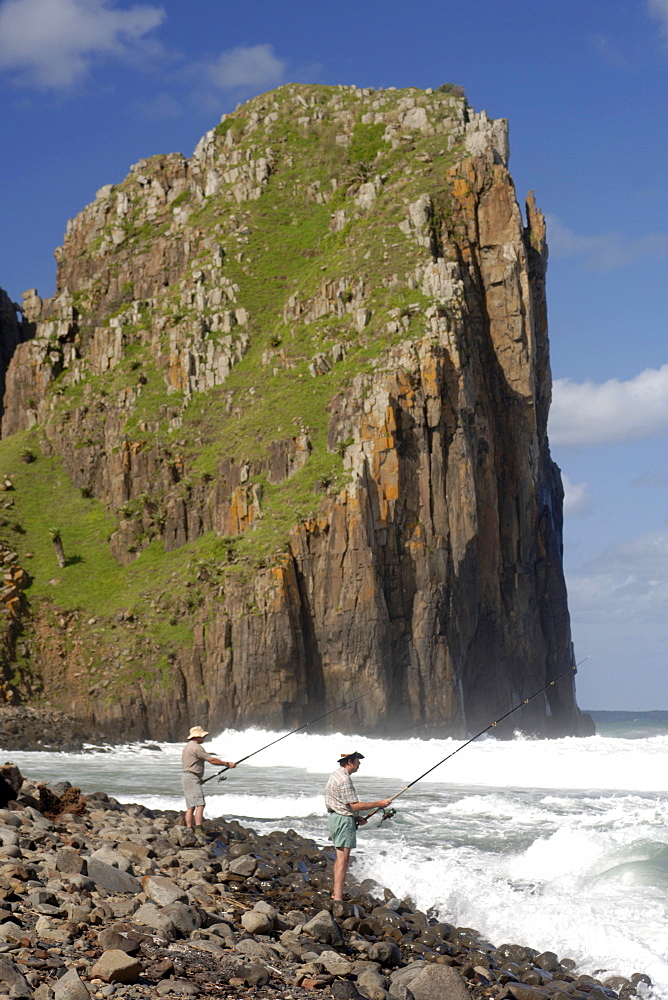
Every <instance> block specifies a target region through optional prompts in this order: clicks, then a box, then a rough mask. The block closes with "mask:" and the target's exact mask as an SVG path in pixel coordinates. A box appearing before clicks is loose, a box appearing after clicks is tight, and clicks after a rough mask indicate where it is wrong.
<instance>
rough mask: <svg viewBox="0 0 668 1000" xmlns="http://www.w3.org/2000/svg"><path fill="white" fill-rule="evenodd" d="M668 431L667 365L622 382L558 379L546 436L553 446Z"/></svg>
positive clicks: (645, 435) (588, 443)
mask: <svg viewBox="0 0 668 1000" xmlns="http://www.w3.org/2000/svg"><path fill="white" fill-rule="evenodd" d="M666 431H668V364H665V365H662V366H661V368H658V369H654V368H646V369H645V371H642V372H640V374H639V375H636V376H635V378H632V379H629V380H628V381H626V382H620V381H619V380H618V379H614V378H613V379H609V380H608V381H607V382H603V383H601V384H598V385H597V384H596V383H595V382H589V381H588V382H573V381H571V379H567V378H566V379H563V378H562V379H557V380H556V381H555V383H554V388H553V395H552V409H551V411H550V423H549V435H550V441H551V443H552V444H555V445H591V444H602V443H603V442H606V441H631V440H634V439H638V438H643V437H650V436H652V435H654V434H661V433H666Z"/></svg>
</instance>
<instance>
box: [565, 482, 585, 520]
mask: <svg viewBox="0 0 668 1000" xmlns="http://www.w3.org/2000/svg"><path fill="white" fill-rule="evenodd" d="M561 479H562V482H563V484H564V514H565V515H566V516H567V517H586V516H587V514H589V513H590V511H591V496H590V495H589V486H588V484H587V483H572V482H571V480H570V479H569V478H568V476H566V475H564V474H563V473H562V476H561Z"/></svg>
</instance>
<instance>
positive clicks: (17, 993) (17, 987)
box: [0, 955, 89, 1000]
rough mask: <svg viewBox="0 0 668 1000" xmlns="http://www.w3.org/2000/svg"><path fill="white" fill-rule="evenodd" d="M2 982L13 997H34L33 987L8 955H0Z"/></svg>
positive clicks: (0, 976)
mask: <svg viewBox="0 0 668 1000" xmlns="http://www.w3.org/2000/svg"><path fill="white" fill-rule="evenodd" d="M0 983H1V984H2V986H3V987H4V990H5V992H7V993H9V992H10V991H11V995H12V996H13V997H32V990H31V988H30V987H29V986H28V983H27V981H26V980H25V979H24V977H23V976H22V975H21V973H20V972H19V970H18V969H17V967H16V965H15V964H14V962H13V961H12V960H11V958H9V956H8V955H0ZM87 1000H89V998H87Z"/></svg>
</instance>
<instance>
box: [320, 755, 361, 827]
mask: <svg viewBox="0 0 668 1000" xmlns="http://www.w3.org/2000/svg"><path fill="white" fill-rule="evenodd" d="M351 802H359V798H358V796H357V792H356V791H355V786H354V785H353V782H352V778H351V777H350V775H349V774H348V772H347V771H346V769H345V767H337V769H336V771H332V773H331V774H330V776H329V779H328V781H327V786H326V788H325V806H326V807H327V812H335V813H338V814H339V815H340V816H354V815H355V810H354V809H351V808H350V803H351Z"/></svg>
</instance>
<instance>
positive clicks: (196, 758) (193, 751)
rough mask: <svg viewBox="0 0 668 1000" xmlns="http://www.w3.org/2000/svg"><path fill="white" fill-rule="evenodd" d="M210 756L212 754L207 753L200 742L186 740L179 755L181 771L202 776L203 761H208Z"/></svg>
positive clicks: (211, 756)
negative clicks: (181, 763) (181, 762)
mask: <svg viewBox="0 0 668 1000" xmlns="http://www.w3.org/2000/svg"><path fill="white" fill-rule="evenodd" d="M212 758H213V754H211V753H207V752H206V750H205V749H204V747H203V746H202V745H201V744H200V743H196V742H195V740H188V742H187V743H186V745H185V746H184V748H183V753H182V755H181V759H182V761H183V773H184V774H195V775H197V777H198V778H202V777H204V762H205V761H207V760H208V761H210V760H211V759H212Z"/></svg>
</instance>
